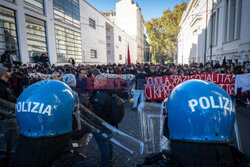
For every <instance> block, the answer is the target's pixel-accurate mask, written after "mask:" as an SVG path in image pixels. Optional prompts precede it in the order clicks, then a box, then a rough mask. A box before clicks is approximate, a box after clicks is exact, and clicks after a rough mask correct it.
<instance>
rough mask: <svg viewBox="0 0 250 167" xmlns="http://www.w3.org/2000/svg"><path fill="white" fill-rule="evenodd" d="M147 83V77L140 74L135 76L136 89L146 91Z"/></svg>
mask: <svg viewBox="0 0 250 167" xmlns="http://www.w3.org/2000/svg"><path fill="white" fill-rule="evenodd" d="M145 83H146V75H145V74H143V73H138V74H137V75H136V76H135V89H136V90H144V84H145Z"/></svg>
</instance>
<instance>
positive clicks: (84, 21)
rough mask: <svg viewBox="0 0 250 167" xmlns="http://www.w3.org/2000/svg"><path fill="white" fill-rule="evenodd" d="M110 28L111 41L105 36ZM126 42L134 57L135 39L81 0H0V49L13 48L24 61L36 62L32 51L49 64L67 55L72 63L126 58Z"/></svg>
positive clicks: (115, 60) (65, 60)
mask: <svg viewBox="0 0 250 167" xmlns="http://www.w3.org/2000/svg"><path fill="white" fill-rule="evenodd" d="M109 29H113V34H111V35H113V36H112V38H113V39H114V40H113V41H112V42H109V41H108V40H107V39H108V36H109V35H110V34H108V33H107V32H108V30H109ZM119 39H123V40H122V41H123V42H121V41H119ZM128 46H129V47H130V55H131V57H132V62H136V57H137V42H136V40H134V39H133V38H132V37H130V36H129V35H128V34H126V33H124V32H123V31H122V30H121V29H120V28H119V27H118V26H116V25H114V24H113V23H112V22H110V21H109V20H108V19H106V18H105V17H104V16H102V14H101V13H99V12H98V11H97V10H96V9H95V8H94V7H92V6H91V5H90V4H88V3H87V2H86V1H84V0H53V1H52V0H1V1H0V55H1V54H2V53H3V52H4V51H6V50H8V51H16V54H17V58H18V59H19V60H20V61H21V62H22V63H34V62H35V60H34V56H35V55H41V54H43V53H46V54H48V56H49V59H50V62H51V63H52V64H64V63H68V60H69V59H70V58H73V59H74V60H75V61H76V63H89V64H102V63H105V64H106V63H114V62H116V63H125V62H126V56H127V54H128V53H127V52H128V49H127V48H128ZM109 51H110V52H109Z"/></svg>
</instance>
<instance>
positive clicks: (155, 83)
mask: <svg viewBox="0 0 250 167" xmlns="http://www.w3.org/2000/svg"><path fill="white" fill-rule="evenodd" d="M191 79H200V80H206V81H209V82H213V83H215V84H217V85H219V86H220V87H221V88H223V89H224V90H225V91H226V92H227V93H228V94H229V95H230V96H232V95H234V83H235V75H231V74H196V75H191V76H181V75H172V76H160V77H148V78H147V82H146V84H145V88H144V90H145V96H146V98H147V100H160V101H163V100H164V99H165V98H167V97H168V96H169V94H170V93H171V91H172V90H173V89H174V88H175V87H176V86H177V85H179V84H180V83H182V82H184V81H187V80H191Z"/></svg>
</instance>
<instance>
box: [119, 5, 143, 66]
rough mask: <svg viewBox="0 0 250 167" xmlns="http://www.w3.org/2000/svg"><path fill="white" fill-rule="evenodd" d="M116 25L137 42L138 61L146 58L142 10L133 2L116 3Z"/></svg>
mask: <svg viewBox="0 0 250 167" xmlns="http://www.w3.org/2000/svg"><path fill="white" fill-rule="evenodd" d="M116 25H117V26H119V27H120V28H121V29H122V30H124V31H125V32H126V33H127V34H129V35H130V36H131V37H133V38H134V39H136V41H137V46H138V48H137V59H138V61H141V62H142V61H143V58H144V19H143V16H142V14H141V9H140V8H139V7H138V5H137V4H136V3H134V1H133V0H121V1H119V2H117V3H116Z"/></svg>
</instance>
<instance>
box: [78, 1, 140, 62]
mask: <svg viewBox="0 0 250 167" xmlns="http://www.w3.org/2000/svg"><path fill="white" fill-rule="evenodd" d="M82 18H83V19H82ZM89 18H92V19H94V20H95V21H96V25H97V26H96V29H93V28H91V27H89V25H88V23H89V20H88V19H89ZM81 23H82V25H81V31H82V39H83V52H84V53H85V54H84V56H85V63H90V64H95V63H101V64H102V63H104V64H106V63H125V62H126V60H127V55H128V53H127V52H128V51H127V50H128V44H129V45H130V48H129V49H130V57H131V62H136V60H137V54H136V52H137V43H136V40H135V39H133V38H132V37H130V36H129V35H128V34H127V33H125V32H124V31H123V30H121V29H120V28H119V27H118V26H117V25H115V24H113V23H112V22H111V21H110V20H108V19H107V18H106V17H104V16H103V15H102V14H101V13H99V12H98V11H97V10H96V9H95V8H93V7H92V6H91V5H90V4H88V3H87V2H86V1H82V3H81ZM84 24H86V25H84ZM107 26H108V27H110V28H111V34H109V36H110V38H111V41H110V44H111V49H110V50H111V53H110V54H111V55H110V56H109V57H107V46H106V44H107V39H106V36H107V34H106V28H107ZM119 36H121V39H122V41H121V42H120V41H119ZM91 48H92V49H96V50H97V54H98V58H97V59H92V58H90V49H91ZM119 55H122V60H120V59H119Z"/></svg>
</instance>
